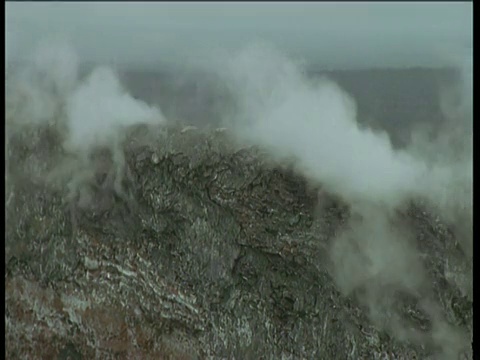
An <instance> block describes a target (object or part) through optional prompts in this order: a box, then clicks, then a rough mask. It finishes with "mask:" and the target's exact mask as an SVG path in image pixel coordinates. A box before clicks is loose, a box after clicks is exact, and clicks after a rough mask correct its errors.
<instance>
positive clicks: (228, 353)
mask: <svg viewBox="0 0 480 360" xmlns="http://www.w3.org/2000/svg"><path fill="white" fill-rule="evenodd" d="M184 130H185V129H176V128H168V129H165V130H162V131H161V132H159V133H158V134H157V135H158V136H157V137H156V139H155V141H149V142H145V141H142V137H143V135H142V131H144V129H143V130H142V128H139V129H135V130H132V131H131V133H130V134H129V136H128V137H127V139H126V141H125V144H124V153H125V159H126V162H127V169H128V176H126V177H125V181H124V187H125V189H126V191H125V193H126V194H127V196H123V197H122V196H118V194H116V193H114V192H112V191H110V190H109V188H108V187H102V186H91V187H90V188H89V192H88V193H89V196H90V197H87V198H86V200H85V198H82V199H83V200H81V199H80V197H79V198H77V199H76V200H75V201H73V202H67V201H66V200H65V199H66V195H65V194H66V190H65V188H64V186H61V185H62V184H60V185H59V184H52V183H48V182H45V181H43V178H42V177H37V176H31V175H30V174H31V173H32V170H31V169H32V168H35V169H36V171H37V172H38V171H39V169H40V170H42V169H49V168H51V167H52V166H53V165H54V164H55V161H56V158H57V156H59V155H58V154H59V151H60V150H58V148H57V147H56V144H55V139H54V136H52V134H51V133H50V130H49V129H48V128H46V129H40V130H38V129H36V130H35V137H30V136H29V135H30V134H29V133H28V131H27V130H25V131H23V132H22V133H21V134H19V133H16V134H13V135H12V136H11V138H10V139H9V149H8V152H7V156H8V157H7V160H8V161H7V172H8V179H7V188H6V199H7V202H6V216H7V221H6V235H5V236H6V238H5V263H6V265H5V267H6V268H5V271H6V274H5V301H6V307H5V333H6V334H5V343H6V358H7V359H27V358H28V359H366V360H367V359H435V358H436V357H435V354H436V352H435V351H436V349H435V348H434V346H433V345H431V344H428V342H427V343H425V344H422V345H418V344H411V343H408V342H402V341H400V340H398V339H396V338H394V337H393V336H391V335H390V334H389V333H388V332H386V331H382V330H381V329H378V328H377V327H375V326H374V325H373V324H372V323H371V322H370V321H369V319H368V316H367V309H365V308H364V307H362V305H361V304H360V303H358V302H357V300H356V298H355V297H354V296H344V295H342V294H341V293H340V292H339V290H338V289H337V288H336V286H335V283H334V282H333V280H332V277H331V275H330V273H329V257H328V249H329V246H330V242H331V240H332V238H333V237H334V236H335V234H336V233H337V232H338V231H340V230H341V228H342V226H344V224H345V222H346V221H347V219H348V217H349V210H348V206H347V205H346V204H343V203H342V202H341V201H340V200H338V199H336V198H335V197H333V196H330V195H328V194H324V195H322V196H319V189H318V188H315V187H314V186H312V185H311V184H308V183H307V182H306V180H305V179H302V178H301V177H299V176H298V175H296V174H294V173H293V172H291V171H289V170H288V169H285V168H279V167H275V166H273V165H272V164H271V163H270V162H269V160H268V158H267V157H266V156H265V155H264V154H262V153H261V151H259V150H257V149H253V148H241V147H237V146H235V145H234V142H232V141H231V139H229V136H228V131H210V132H207V131H200V130H198V129H193V128H192V129H188V131H184ZM32 131H33V130H32ZM24 138H28V139H29V141H28V142H26V141H25V140H24ZM96 175H98V176H100V177H101V174H96ZM319 205H321V207H322V211H319V210H318V208H319ZM399 216H401V217H402V218H403V220H404V221H405V222H406V224H408V226H411V227H412V228H413V229H415V233H416V234H417V238H418V241H419V243H421V245H422V249H423V252H424V254H425V256H424V257H425V259H424V260H425V264H426V266H427V268H428V270H429V276H430V277H431V281H432V284H433V288H434V291H435V296H436V300H437V301H438V303H439V304H440V305H441V309H440V310H439V311H441V312H442V314H444V316H445V318H446V319H447V320H448V322H449V323H450V324H452V326H456V327H458V328H460V329H462V331H464V332H465V333H466V334H470V335H471V332H472V300H471V298H470V297H469V296H468V295H466V294H464V293H462V292H461V287H460V286H457V284H458V283H459V281H461V279H460V278H461V277H462V274H465V273H466V272H468V271H470V270H469V269H468V268H466V265H465V264H466V262H464V261H462V256H463V254H462V252H461V250H460V248H457V247H455V246H454V245H453V244H454V243H455V242H454V241H452V240H451V238H452V236H453V235H452V233H451V232H450V231H449V229H448V227H447V226H446V225H444V224H442V223H441V221H438V220H436V219H435V217H434V216H433V215H432V214H428V213H427V212H425V211H424V210H423V209H422V208H421V206H420V205H411V206H410V207H409V208H408V209H407V210H405V211H404V212H403V213H401V214H399ZM452 279H454V280H452ZM455 279H456V280H455ZM459 279H460V280H459ZM398 301H399V304H398V307H399V309H400V310H399V311H400V312H401V314H402V316H403V317H404V318H405V319H406V320H408V321H410V322H411V324H412V326H413V327H415V328H417V329H420V330H421V329H428V327H429V326H430V324H429V319H428V315H427V314H426V313H425V312H424V311H422V310H421V309H419V307H418V304H417V303H416V301H415V299H411V298H405V299H403V298H401V297H400V296H399V300H398ZM464 356H465V358H468V354H465V355H464ZM452 359H453V358H452Z"/></svg>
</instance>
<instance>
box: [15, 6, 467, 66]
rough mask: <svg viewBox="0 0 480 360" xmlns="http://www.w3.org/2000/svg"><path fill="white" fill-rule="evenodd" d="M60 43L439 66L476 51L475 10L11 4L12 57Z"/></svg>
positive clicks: (114, 57) (121, 55)
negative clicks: (259, 49)
mask: <svg viewBox="0 0 480 360" xmlns="http://www.w3.org/2000/svg"><path fill="white" fill-rule="evenodd" d="M52 36H57V37H58V36H59V37H65V38H68V39H69V40H70V41H71V42H72V43H73V44H74V46H75V47H76V49H77V51H78V52H79V54H80V55H81V58H82V60H86V61H95V62H104V61H116V62H119V63H120V62H126V63H137V64H149V63H152V64H153V63H157V62H161V61H165V62H172V61H173V62H178V61H182V60H185V59H192V58H193V59H194V58H196V57H202V56H206V55H207V54H209V53H210V52H211V51H212V50H215V49H216V48H220V49H235V48H237V47H240V46H242V45H243V44H246V43H248V42H251V41H255V40H265V41H269V42H271V43H273V44H275V45H276V46H277V47H279V48H280V49H284V50H286V51H287V52H289V53H292V54H296V55H300V56H302V57H304V58H305V60H306V61H308V62H309V63H311V64H318V65H319V66H327V67H332V68H335V67H354V68H355V67H373V66H412V65H413V66H415V65H420V66H422V65H427V66H428V65H432V66H439V65H443V64H444V63H445V62H448V61H450V58H451V57H452V56H454V55H455V54H460V53H463V52H469V51H471V49H472V46H473V45H472V38H473V10H472V3H471V2H451V3H448V2H438V3H435V2H425V3H417V2H406V3H400V2H399V3H391V2H385V3H378V2H377V3H359V2H354V3H346V2H335V3H333V2H332V3H327V2H317V3H315V2H309V3H300V2H291V3H285V2H282V3H273V2H269V3H260V2H248V3H241V2H236V3H232V2H230V3H228V2H225V3H207V2H205V3H186V2H185V3H180V2H175V3H168V2H147V3H141V2H134V3H133V2H132V3H127V2H119V3H115V2H108V3H102V2H87V3H81V2H72V3H58V2H49V3H39V2H36V3H24V2H16V3H12V2H11V3H8V2H7V4H6V46H7V48H6V52H7V59H8V60H12V59H18V58H25V57H28V54H29V53H30V52H31V51H32V48H33V47H34V45H35V44H37V43H38V41H40V40H42V39H44V38H48V37H52Z"/></svg>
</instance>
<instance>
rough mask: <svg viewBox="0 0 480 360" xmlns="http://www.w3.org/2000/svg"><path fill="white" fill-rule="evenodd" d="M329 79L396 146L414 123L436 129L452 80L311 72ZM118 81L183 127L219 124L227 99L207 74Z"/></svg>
mask: <svg viewBox="0 0 480 360" xmlns="http://www.w3.org/2000/svg"><path fill="white" fill-rule="evenodd" d="M311 74H312V75H311V76H313V77H316V76H320V75H328V76H329V77H331V78H333V79H334V80H335V81H336V82H337V83H338V84H339V85H340V86H341V87H342V88H343V89H344V90H346V91H347V92H348V93H349V94H350V95H351V96H352V97H353V98H354V99H355V101H356V103H357V105H358V115H359V116H358V117H359V121H360V123H362V124H368V125H369V126H372V127H374V128H377V129H384V130H386V131H387V132H388V133H389V135H390V137H391V139H392V142H393V144H394V145H395V146H403V145H405V144H406V143H408V141H409V136H410V130H411V129H412V127H413V126H417V125H419V124H425V123H430V124H435V123H437V124H440V123H441V122H442V121H443V120H444V116H443V114H442V112H441V109H440V102H439V95H440V90H441V88H442V86H446V85H448V84H449V82H451V80H452V79H453V77H454V75H455V72H454V71H453V70H451V69H425V68H412V69H375V70H344V71H328V72H312V73H311ZM122 80H123V82H124V84H125V85H126V86H127V88H128V89H129V91H130V92H131V93H132V94H133V95H134V96H136V97H138V98H141V99H143V100H146V101H148V102H153V103H157V104H159V105H160V106H161V107H162V109H163V111H164V113H165V114H166V115H167V117H170V118H172V119H175V120H178V121H180V122H183V123H188V124H195V125H201V124H213V125H219V124H220V122H221V117H222V114H223V110H224V109H225V108H226V107H227V106H228V104H226V101H227V99H228V94H227V93H226V92H225V89H223V88H222V86H221V84H218V83H216V82H215V79H213V78H208V76H207V75H206V74H198V73H196V74H194V73H189V74H180V76H179V75H178V74H173V73H168V72H160V71H159V72H155V71H141V70H136V71H134V70H126V71H124V72H123V73H122Z"/></svg>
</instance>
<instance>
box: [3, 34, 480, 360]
mask: <svg viewBox="0 0 480 360" xmlns="http://www.w3.org/2000/svg"><path fill="white" fill-rule="evenodd" d="M28 65H29V66H28V67H26V68H25V69H22V71H21V72H18V73H17V74H16V75H15V76H13V77H9V79H8V84H7V109H6V110H7V132H8V133H10V134H16V136H20V137H21V136H29V134H30V132H29V131H28V129H30V128H32V127H34V128H42V129H47V130H48V131H52V132H53V133H54V134H55V139H57V142H58V144H57V145H58V146H59V148H60V149H61V151H59V154H60V155H59V158H58V159H56V161H55V163H54V164H51V166H49V167H48V168H47V169H40V170H39V172H38V173H34V174H33V175H35V176H38V177H39V178H41V179H42V180H44V181H47V182H49V183H55V184H56V183H57V182H60V183H61V184H63V185H65V186H66V187H67V189H68V198H69V199H70V200H72V199H76V200H77V201H78V202H79V203H81V204H83V203H84V202H87V203H88V202H92V201H94V200H93V197H92V195H91V194H89V193H88V190H87V189H88V188H89V186H91V184H92V183H95V182H98V181H97V178H98V174H99V172H100V173H101V172H103V173H104V175H105V177H104V178H106V179H107V180H102V181H101V183H102V184H101V185H102V186H111V187H112V189H113V191H114V192H115V193H116V194H117V195H124V186H123V181H124V180H125V176H126V174H127V173H128V169H126V165H125V163H126V162H125V158H124V152H123V151H124V140H125V136H126V134H127V131H128V129H131V128H132V127H133V126H136V125H145V126H150V127H155V126H166V125H167V119H166V118H165V117H164V115H163V114H162V111H161V110H160V109H159V108H158V107H154V106H150V105H149V104H147V103H145V102H143V101H141V100H138V99H135V98H133V97H132V96H131V95H129V94H128V92H127V91H126V90H125V89H124V88H123V86H122V84H121V82H120V80H119V78H118V76H117V74H116V73H115V71H114V70H113V69H111V68H108V67H95V68H94V69H93V70H92V71H91V72H90V73H89V74H87V75H86V76H85V77H80V76H79V70H78V66H79V60H78V59H77V57H76V55H75V52H74V50H73V49H71V48H70V47H69V46H68V45H66V44H62V45H60V46H58V45H56V44H55V45H53V44H50V43H46V44H42V45H41V46H40V47H39V49H38V50H37V51H36V52H35V54H34V56H33V57H32V62H31V63H30V64H28ZM211 65H213V66H212V67H209V68H208V70H209V71H210V72H212V73H213V74H215V75H216V76H217V77H218V81H220V82H221V83H222V84H223V85H224V86H225V89H226V90H228V95H229V97H230V98H231V99H233V105H232V106H230V107H229V108H228V109H222V111H223V113H222V120H223V123H224V124H223V125H224V126H225V127H226V128H227V129H228V130H229V132H230V133H232V134H233V135H234V137H235V139H236V140H237V141H238V142H240V143H242V144H244V145H254V146H258V147H260V148H262V149H264V150H265V151H266V152H267V153H268V155H269V156H270V157H272V158H273V159H274V161H275V162H276V163H277V164H279V165H282V164H284V163H286V162H292V161H293V163H294V168H295V171H296V172H297V173H299V174H301V175H302V176H303V177H305V178H307V179H308V180H309V181H310V182H311V183H312V184H314V185H317V184H321V186H322V188H323V189H324V190H325V191H327V192H328V193H331V194H334V195H336V196H338V197H339V198H340V199H342V201H344V202H345V203H346V204H347V205H348V206H349V208H350V217H349V220H348V223H347V224H346V226H345V228H344V229H343V231H341V232H340V233H338V234H337V235H336V236H335V238H334V239H333V241H332V242H331V244H330V250H329V255H330V260H331V263H332V267H331V269H330V270H331V276H332V277H333V279H334V280H335V282H336V285H337V287H338V289H339V290H340V291H341V292H342V293H343V294H344V295H345V296H355V297H356V298H357V299H358V300H359V301H360V302H361V303H362V304H364V305H365V306H366V308H367V309H368V313H369V315H370V319H371V320H372V322H373V323H374V324H376V325H377V326H378V327H383V328H385V330H388V331H390V332H391V333H392V334H393V335H395V336H396V337H398V338H399V339H401V340H407V341H411V342H414V343H415V342H416V343H421V344H423V343H432V344H433V346H436V347H438V348H439V353H440V354H441V356H443V357H444V358H445V359H452V356H456V355H455V354H456V353H457V352H458V350H459V349H461V348H463V347H465V346H466V343H468V342H469V339H467V336H466V334H464V333H463V332H462V330H460V329H457V328H456V327H454V326H453V325H449V324H448V322H447V321H446V319H444V318H443V317H442V315H441V313H440V312H439V311H436V310H435V309H436V308H437V307H438V304H436V303H435V300H434V296H433V293H432V292H433V290H432V286H431V284H429V276H428V273H427V271H426V270H425V268H424V264H423V263H422V254H421V251H420V249H419V247H418V244H417V243H416V241H415V239H414V234H412V233H411V232H410V231H409V229H408V228H407V227H405V226H404V225H403V223H402V222H401V221H400V220H399V215H398V214H399V213H401V212H402V211H404V209H405V208H406V207H407V206H408V204H409V203H410V202H412V201H423V202H425V204H426V206H427V207H430V208H432V209H434V211H435V212H436V213H438V214H439V216H441V217H443V219H444V220H445V221H447V222H449V223H451V224H452V226H454V229H455V232H456V234H455V235H456V238H457V239H458V241H459V242H460V244H461V246H462V249H463V253H464V255H465V259H464V260H465V263H466V264H467V265H468V266H469V265H470V264H471V262H472V241H473V240H472V239H473V235H472V224H473V216H472V195H473V185H472V179H473V166H472V162H473V157H472V143H473V141H472V110H471V107H472V96H471V90H472V79H471V76H472V70H471V66H472V64H471V62H469V61H466V62H465V63H464V66H463V68H461V71H460V74H461V77H460V81H459V82H458V84H457V85H455V86H454V87H452V88H448V89H445V90H444V92H443V96H442V106H443V110H444V112H445V114H446V119H447V120H448V121H446V122H445V123H444V124H442V125H441V127H440V129H435V132H434V135H432V133H433V132H432V130H431V129H428V128H426V127H422V128H419V129H416V131H415V132H414V135H413V136H412V141H411V143H410V144H408V145H407V146H406V147H405V148H402V149H396V148H394V147H393V145H392V144H391V141H390V139H389V137H388V135H387V134H386V133H385V132H383V131H380V130H373V129H371V128H369V127H360V125H359V123H358V121H357V109H356V103H355V99H353V98H351V97H350V96H349V95H348V94H347V93H346V92H345V91H344V90H342V88H341V87H340V86H339V85H337V84H336V83H335V82H334V81H333V80H331V79H329V78H328V77H321V78H319V79H312V78H310V77H308V76H307V74H306V71H305V70H304V67H303V64H302V63H301V62H299V61H294V60H292V59H289V58H288V57H286V56H285V55H283V54H281V53H279V52H278V51H276V50H275V49H273V48H271V47H269V46H266V45H264V44H256V45H252V46H249V47H247V48H244V49H242V50H240V51H238V52H235V53H233V54H229V55H226V56H221V57H220V58H217V59H214V60H213V61H212V62H211ZM205 67H206V65H205V63H203V64H199V68H203V69H205ZM32 141H34V139H33V138H32ZM7 147H8V145H7ZM7 150H8V149H7ZM102 151H103V152H106V153H107V154H108V155H107V156H104V155H102V154H103V153H102ZM99 154H100V155H99ZM103 157H106V158H108V161H105V159H103ZM102 161H103V163H102ZM107 163H108V165H102V164H107ZM11 167H14V166H13V165H11ZM99 167H100V168H102V167H103V169H101V170H99ZM33 168H34V167H32V169H33ZM32 171H33V170H32ZM7 175H8V174H7ZM7 180H8V179H7ZM105 184H107V185H105ZM85 199H87V200H85ZM471 280H472V274H469V273H467V274H466V280H465V281H463V282H460V281H459V282H458V283H455V284H454V285H455V286H457V287H458V288H459V289H460V290H461V291H462V292H463V294H464V295H465V296H468V297H470V298H471V297H472V293H473V291H472V283H471ZM451 281H452V282H455V281H457V280H455V279H454V278H452V280H451ZM398 294H403V295H404V296H409V297H412V298H414V299H415V301H417V302H418V303H419V304H420V306H423V309H424V311H425V312H426V313H427V314H428V315H429V317H430V320H431V322H432V327H431V329H430V331H429V332H428V333H426V334H419V333H418V332H415V331H411V330H410V327H409V325H408V324H405V323H403V322H402V320H401V318H400V316H399V315H398V311H397V310H396V309H395V299H396V297H397V296H399V295H398Z"/></svg>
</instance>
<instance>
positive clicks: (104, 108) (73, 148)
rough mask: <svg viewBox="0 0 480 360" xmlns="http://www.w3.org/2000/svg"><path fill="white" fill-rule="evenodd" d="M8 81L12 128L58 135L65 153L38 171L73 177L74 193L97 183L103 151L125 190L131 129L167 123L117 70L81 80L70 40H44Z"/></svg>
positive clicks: (100, 70) (63, 178)
mask: <svg viewBox="0 0 480 360" xmlns="http://www.w3.org/2000/svg"><path fill="white" fill-rule="evenodd" d="M8 85H9V86H8V88H7V131H8V132H10V133H12V132H19V133H22V132H24V131H25V128H28V127H29V126H37V127H43V128H49V129H50V130H51V131H52V132H54V133H55V137H56V139H55V140H56V141H57V142H60V147H61V148H62V150H63V152H64V154H65V156H64V157H63V158H62V159H60V160H59V161H58V163H57V164H56V166H55V167H54V168H53V169H49V171H48V174H45V173H42V174H35V175H37V176H41V177H43V178H46V179H48V180H55V181H61V182H62V183H64V182H65V181H67V183H68V186H69V188H70V196H71V197H75V196H76V195H77V193H78V191H80V188H81V187H82V186H83V185H85V184H88V183H89V182H91V181H92V179H93V177H94V175H95V172H96V170H95V166H94V164H92V162H95V160H94V158H95V156H94V155H95V154H96V153H98V151H101V150H103V151H107V152H108V153H109V154H110V155H109V156H110V169H108V170H105V169H104V170H105V171H106V172H107V173H109V175H110V178H111V179H113V180H112V181H113V184H114V186H115V190H116V191H118V192H120V191H121V185H120V184H121V181H122V177H123V171H124V166H125V160H124V155H123V148H122V147H121V143H122V141H123V139H124V136H125V131H126V130H127V129H128V128H129V127H130V126H132V125H136V124H147V125H155V124H163V123H165V118H164V117H163V114H162V112H161V111H160V109H158V108H156V107H151V106H149V105H148V104H146V103H144V102H142V101H140V100H137V99H134V98H133V97H131V96H130V95H129V94H128V93H127V92H126V91H125V90H124V89H123V87H122V85H121V83H120V81H119V79H118V77H117V75H116V73H115V72H114V71H113V69H111V68H108V67H96V68H94V69H93V70H92V71H91V73H90V74H88V75H87V76H86V77H85V78H84V79H79V62H78V59H77V56H76V53H75V51H74V50H73V49H72V48H71V47H70V46H68V44H66V43H58V42H56V43H51V42H45V43H42V44H41V45H40V46H39V47H38V49H37V50H36V52H35V53H34V55H33V57H32V61H31V62H30V63H28V64H26V66H25V67H23V68H21V70H20V71H19V72H17V73H16V74H15V75H14V76H13V78H12V79H11V80H10V81H9V83H8ZM97 165H98V164H97ZM97 167H98V166H97Z"/></svg>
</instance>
